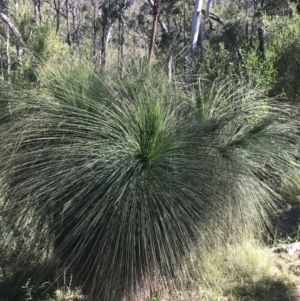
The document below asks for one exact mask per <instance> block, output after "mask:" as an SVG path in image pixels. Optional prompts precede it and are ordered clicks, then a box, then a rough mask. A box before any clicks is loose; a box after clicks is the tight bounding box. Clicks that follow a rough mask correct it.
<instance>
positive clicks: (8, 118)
mask: <svg viewBox="0 0 300 301" xmlns="http://www.w3.org/2000/svg"><path fill="white" fill-rule="evenodd" d="M64 70H65V69H64ZM72 70H74V68H70V71H71V73H70V74H68V73H67V70H65V73H64V72H58V73H57V74H58V75H57V76H58V78H57V80H55V75H54V77H52V78H50V80H49V81H48V82H47V81H45V82H44V83H45V84H44V86H43V90H41V91H40V92H39V93H33V92H30V93H28V94H27V95H26V94H24V93H22V97H20V95H19V94H17V93H16V94H13V95H12V96H11V99H10V101H9V106H8V107H7V110H6V111H5V112H1V120H2V125H1V131H0V133H1V140H2V141H3V142H2V147H1V152H2V156H1V159H0V160H1V161H0V168H1V169H2V171H3V172H2V177H3V183H4V185H3V188H2V192H3V197H4V201H5V214H6V216H8V217H9V218H11V220H12V221H15V220H16V217H17V221H18V219H20V218H23V219H24V218H26V213H27V212H28V211H30V212H32V219H33V220H34V221H35V225H34V226H33V230H35V231H37V233H38V231H39V229H40V227H44V226H45V224H46V225H47V226H48V225H49V228H48V229H49V233H48V235H49V237H51V235H54V236H55V238H54V240H53V245H54V254H53V256H54V258H55V259H57V260H58V261H59V262H60V265H61V266H62V267H65V268H66V269H67V270H68V273H69V274H72V275H73V277H74V278H76V281H74V282H75V283H76V285H78V284H80V285H83V289H84V290H86V291H87V292H88V294H89V298H90V299H92V300H111V299H114V300H121V299H122V298H123V297H124V296H125V297H127V298H128V299H129V300H134V298H135V297H136V293H137V291H139V290H140V289H141V287H143V286H146V284H147V285H148V286H147V287H148V289H149V288H150V291H151V290H152V289H153V287H154V286H155V284H156V283H157V281H159V282H160V283H161V285H162V286H167V285H169V284H170V281H171V280H172V279H173V277H175V276H180V275H184V273H185V266H186V265H185V264H186V261H188V258H189V255H190V254H191V252H193V251H195V250H197V249H198V248H200V249H201V248H205V247H209V246H210V243H211V239H210V238H212V237H214V238H216V239H217V238H219V239H221V238H224V237H225V238H226V237H227V236H228V235H229V233H230V239H231V240H233V241H237V240H238V239H239V237H240V235H241V234H242V233H243V232H244V231H245V229H246V227H250V228H251V229H254V230H256V231H257V230H258V229H259V231H260V230H261V227H263V222H264V219H265V218H266V211H265V210H271V209H272V206H273V205H274V203H273V197H274V195H275V193H274V192H273V191H272V190H271V188H270V187H268V186H267V185H266V184H265V182H264V181H263V180H264V179H265V178H267V177H268V176H270V175H272V174H273V173H274V172H276V173H279V174H287V173H289V172H290V171H291V170H292V169H293V166H294V164H293V162H294V154H295V152H296V142H295V141H297V139H298V124H297V121H294V120H292V119H291V117H290V116H291V114H290V112H291V111H292V110H294V108H292V107H289V106H287V105H285V106H283V105H279V104H277V103H276V102H273V101H272V100H270V99H266V98H264V97H263V96H262V94H260V90H259V89H257V88H256V87H254V88H253V87H251V86H249V85H245V84H244V83H241V84H240V85H239V86H236V85H235V84H230V82H229V83H227V84H224V83H214V84H212V83H210V82H207V83H208V85H207V86H206V85H205V86H204V87H201V89H196V90H193V89H187V88H186V87H185V88H182V87H180V86H179V85H176V84H173V83H169V82H168V80H167V78H166V77H165V75H164V74H161V73H159V72H158V71H157V70H154V69H153V70H152V72H150V71H149V70H148V69H147V68H146V69H145V70H142V71H141V72H142V73H140V74H137V75H133V74H128V75H126V76H125V78H124V80H119V79H117V78H116V77H112V78H111V77H110V76H109V75H105V74H103V73H102V74H94V73H90V74H89V72H86V73H84V74H86V75H88V74H89V76H88V77H86V76H85V75H84V76H83V75H82V74H83V73H81V72H74V73H72ZM72 75H73V77H72ZM63 78H64V79H65V80H63ZM86 78H89V79H90V80H88V81H87V80H86ZM53 83H55V84H53ZM201 83H202V82H201ZM203 83H204V82H203ZM99 87H100V88H99ZM208 87H210V88H209V89H208ZM101 90H102V91H104V92H102V93H101ZM98 92H99V93H98ZM191 98H192V99H191ZM266 163H267V164H266ZM259 231H258V232H259ZM225 240H226V239H225ZM158 279H159V280H158Z"/></svg>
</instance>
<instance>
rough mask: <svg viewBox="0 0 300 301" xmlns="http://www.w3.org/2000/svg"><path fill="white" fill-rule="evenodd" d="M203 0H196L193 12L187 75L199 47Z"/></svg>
mask: <svg viewBox="0 0 300 301" xmlns="http://www.w3.org/2000/svg"><path fill="white" fill-rule="evenodd" d="M202 5H203V0H196V2H195V6H194V13H193V21H192V30H191V41H190V47H189V57H188V66H187V70H186V74H187V76H190V75H191V69H192V67H193V63H194V58H195V52H196V47H197V41H198V37H199V30H200V21H201V10H202Z"/></svg>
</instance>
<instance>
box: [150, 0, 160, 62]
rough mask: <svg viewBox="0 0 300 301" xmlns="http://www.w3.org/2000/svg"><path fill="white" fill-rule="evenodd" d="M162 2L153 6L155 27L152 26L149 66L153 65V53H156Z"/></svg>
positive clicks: (156, 0)
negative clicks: (156, 38)
mask: <svg viewBox="0 0 300 301" xmlns="http://www.w3.org/2000/svg"><path fill="white" fill-rule="evenodd" d="M160 5H161V0H155V2H154V5H153V26H152V35H151V41H150V48H149V64H150V65H151V61H152V57H153V53H154V45H155V36H156V30H157V23H158V17H159V10H160Z"/></svg>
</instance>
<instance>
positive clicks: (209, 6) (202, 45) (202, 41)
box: [200, 0, 212, 58]
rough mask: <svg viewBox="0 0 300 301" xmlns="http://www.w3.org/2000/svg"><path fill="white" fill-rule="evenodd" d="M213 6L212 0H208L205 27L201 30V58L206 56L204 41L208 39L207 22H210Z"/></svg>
mask: <svg viewBox="0 0 300 301" xmlns="http://www.w3.org/2000/svg"><path fill="white" fill-rule="evenodd" d="M211 7H212V0H207V6H206V11H205V16H204V21H203V27H202V32H201V39H200V51H201V58H204V56H205V48H204V42H205V39H206V24H207V23H208V22H209V14H210V11H211Z"/></svg>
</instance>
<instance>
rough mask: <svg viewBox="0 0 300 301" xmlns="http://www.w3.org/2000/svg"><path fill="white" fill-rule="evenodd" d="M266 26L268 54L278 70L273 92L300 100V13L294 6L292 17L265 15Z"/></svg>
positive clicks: (291, 99)
mask: <svg viewBox="0 0 300 301" xmlns="http://www.w3.org/2000/svg"><path fill="white" fill-rule="evenodd" d="M264 26H265V28H266V32H267V35H266V40H267V44H268V52H267V56H268V57H269V58H270V59H272V60H273V61H274V67H275V69H276V71H277V73H276V77H275V80H274V83H273V89H272V93H273V94H274V95H276V94H279V93H285V94H286V95H287V97H288V99H289V100H290V101H292V102H298V101H299V95H300V90H299V87H300V81H299V72H300V52H299V50H300V49H299V38H300V35H299V26H300V15H299V14H298V13H297V12H296V8H295V7H294V9H293V17H292V18H291V17H289V16H284V17H279V16H274V17H273V18H271V19H269V18H268V17H265V18H264Z"/></svg>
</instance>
